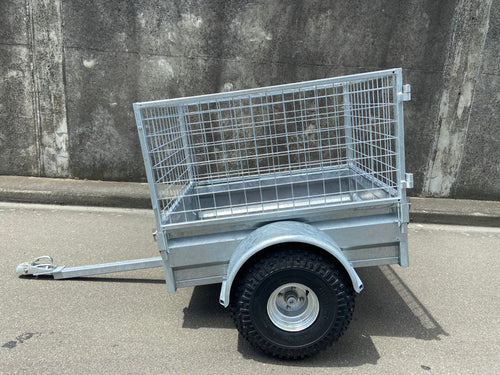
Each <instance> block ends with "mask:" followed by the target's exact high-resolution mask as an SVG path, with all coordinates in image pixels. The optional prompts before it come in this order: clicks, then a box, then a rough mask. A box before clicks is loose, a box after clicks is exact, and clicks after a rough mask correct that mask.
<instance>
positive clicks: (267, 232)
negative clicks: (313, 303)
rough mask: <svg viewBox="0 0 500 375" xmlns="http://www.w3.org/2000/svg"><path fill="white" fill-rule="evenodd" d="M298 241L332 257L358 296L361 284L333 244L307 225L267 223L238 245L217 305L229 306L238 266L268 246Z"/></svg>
mask: <svg viewBox="0 0 500 375" xmlns="http://www.w3.org/2000/svg"><path fill="white" fill-rule="evenodd" d="M287 242H297V243H304V244H309V245H313V246H316V247H318V248H320V249H323V250H325V251H327V252H328V253H330V254H331V255H332V256H333V257H335V258H336V259H337V260H338V261H339V263H340V264H341V265H342V266H343V267H344V269H345V270H346V272H347V273H348V275H349V277H350V278H351V282H352V286H353V288H354V290H355V291H356V292H357V293H359V292H360V291H361V290H362V289H363V283H362V282H361V279H360V278H359V276H358V274H357V273H356V271H355V270H354V267H353V266H352V265H351V263H350V262H349V261H348V260H347V258H346V257H345V255H344V253H343V252H342V250H340V247H339V246H338V245H337V244H336V243H335V241H334V240H333V239H332V238H331V237H330V236H328V235H327V234H325V233H324V232H322V231H321V230H319V229H317V228H315V227H313V226H312V225H310V224H306V223H301V222H296V221H279V222H275V223H271V224H267V225H265V226H263V227H260V228H258V229H256V230H255V231H253V232H252V233H250V234H249V235H248V236H247V237H246V238H245V239H244V240H243V241H241V242H240V244H239V245H238V247H237V248H236V250H235V251H234V253H233V255H232V256H231V259H230V261H229V265H228V269H227V276H226V278H225V279H224V280H223V282H222V287H221V291H220V299H219V302H220V303H221V305H223V306H224V307H227V306H229V299H230V294H231V287H232V284H233V282H234V279H235V278H236V275H237V274H238V271H239V270H240V269H241V267H242V266H243V265H244V264H245V263H246V262H247V261H248V260H249V259H250V258H251V257H252V256H253V255H255V254H257V253H258V252H259V251H261V250H263V249H266V248H268V247H270V246H273V245H277V244H282V243H287Z"/></svg>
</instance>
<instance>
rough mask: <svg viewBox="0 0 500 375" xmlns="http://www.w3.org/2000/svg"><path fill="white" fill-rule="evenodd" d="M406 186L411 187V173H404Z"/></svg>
mask: <svg viewBox="0 0 500 375" xmlns="http://www.w3.org/2000/svg"><path fill="white" fill-rule="evenodd" d="M406 188H407V189H413V173H406Z"/></svg>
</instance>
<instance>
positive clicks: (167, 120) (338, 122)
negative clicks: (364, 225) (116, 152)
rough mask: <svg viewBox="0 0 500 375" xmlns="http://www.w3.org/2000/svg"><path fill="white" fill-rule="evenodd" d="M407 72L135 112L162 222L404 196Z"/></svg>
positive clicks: (160, 104) (162, 104)
mask: <svg viewBox="0 0 500 375" xmlns="http://www.w3.org/2000/svg"><path fill="white" fill-rule="evenodd" d="M400 82H401V71H400V70H399V69H393V70H390V71H382V72H375V73H370V74H367V73H365V74H360V75H352V76H347V77H338V78H330V79H323V80H317V81H309V82H303V83H297V84H287V85H281V86H272V87H266V88H261V89H252V90H244V91H236V92H229V93H220V94H213V95H204V96H198V97H189V98H180V99H170V100H162V101H154V102H144V103H136V104H134V110H135V114H136V120H137V126H138V129H139V134H140V139H141V145H142V149H143V155H144V159H145V164H146V170H147V174H148V180H149V183H150V188H151V193H152V200H153V204H154V205H156V207H157V208H158V210H160V212H161V219H162V224H164V225H168V224H178V223H187V222H192V221H199V220H213V219H218V218H232V217H236V216H243V215H255V214H261V213H264V212H280V211H284V210H293V209H307V208H313V207H322V206H323V207H325V206H326V207H328V206H331V205H338V204H340V205H342V204H348V203H349V204H353V203H356V202H366V201H373V200H380V199H387V198H394V197H397V196H398V183H397V181H398V180H399V178H398V173H400V168H401V167H400V165H399V164H400V160H399V158H398V153H400V152H401V150H402V145H401V144H400V142H402V141H399V140H401V139H402V138H401V137H399V134H398V133H399V132H401V131H402V116H401V113H400V109H399V107H398V95H397V94H398V92H399V91H400V90H401V88H400V87H398V86H400V85H401V83H400Z"/></svg>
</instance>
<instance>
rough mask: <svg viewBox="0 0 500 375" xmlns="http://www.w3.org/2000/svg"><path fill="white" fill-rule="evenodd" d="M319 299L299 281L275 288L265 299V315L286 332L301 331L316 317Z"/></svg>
mask: <svg viewBox="0 0 500 375" xmlns="http://www.w3.org/2000/svg"><path fill="white" fill-rule="evenodd" d="M318 314H319V300H318V297H317V296H316V293H314V291H312V290H311V288H308V287H307V286H305V285H303V284H299V283H289V284H284V285H281V286H280V287H278V288H276V289H275V290H274V291H273V292H272V293H271V295H270V296H269V299H268V300H267V315H268V316H269V319H270V320H271V322H273V324H274V325H275V326H276V327H278V328H280V329H282V330H284V331H287V332H297V331H302V330H304V329H306V328H308V327H310V326H311V325H312V324H313V323H314V322H315V321H316V318H317V317H318Z"/></svg>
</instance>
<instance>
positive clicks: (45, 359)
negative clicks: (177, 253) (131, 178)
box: [0, 203, 500, 375]
mask: <svg viewBox="0 0 500 375" xmlns="http://www.w3.org/2000/svg"><path fill="white" fill-rule="evenodd" d="M152 227H153V217H152V214H151V211H150V210H131V209H109V208H82V207H60V206H40V205H25V204H24V205H23V204H14V203H0V239H1V241H0V255H1V262H0V291H1V304H0V316H1V319H0V373H2V374H3V373H6V374H11V373H44V374H62V373H72V374H88V373H106V374H138V373H159V374H164V373H165V374H166V373H173V374H202V373H203V374H215V373H217V374H220V373H239V374H267V373H273V374H281V373H286V374H304V373H314V374H323V373H325V374H326V373H328V374H337V373H338V374H340V373H342V374H353V373H355V374H423V375H425V374H500V339H499V333H500V297H499V296H500V293H499V291H498V286H499V285H500V228H481V227H466V226H444V225H421V224H412V225H410V231H409V236H410V254H411V266H410V267H409V268H404V269H403V268H400V267H399V266H394V267H392V266H384V267H372V268H366V269H359V274H360V277H361V279H362V280H363V282H364V285H365V289H364V290H363V292H362V293H361V294H360V295H359V296H358V298H357V300H356V310H355V314H354V319H353V322H352V323H351V325H350V327H349V329H348V331H347V332H346V334H345V335H344V336H343V337H342V338H341V339H340V341H339V342H338V343H337V344H336V345H335V346H333V347H331V348H329V349H328V350H326V351H323V352H321V353H320V354H319V355H317V356H316V357H313V358H310V359H307V360H304V361H298V362H294V361H279V360H275V359H272V358H269V357H266V356H265V355H262V354H261V353H259V352H257V351H255V350H254V349H252V348H251V347H250V346H249V345H248V344H247V343H246V342H245V341H244V339H242V338H241V337H240V336H239V335H238V333H237V331H236V329H235V328H234V326H233V322H232V320H231V317H230V314H229V311H227V310H225V309H224V308H222V307H221V306H220V305H219V303H218V293H219V289H218V286H217V285H215V286H203V287H196V288H186V289H181V290H179V291H178V292H177V293H175V294H168V293H167V291H166V287H165V284H164V281H163V271H162V269H160V268H158V269H149V270H141V271H132V272H129V273H121V274H113V275H104V276H100V277H93V278H86V279H83V278H82V279H73V280H53V279H51V278H38V279H34V278H19V277H18V276H17V275H16V274H15V273H14V270H15V267H16V265H17V264H18V263H21V262H23V261H28V260H31V259H32V258H33V257H35V256H39V255H46V254H48V255H51V256H53V257H54V258H55V261H56V264H59V265H66V266H77V265H84V264H92V263H101V262H110V261H117V260H125V259H133V258H144V257H154V256H157V255H158V253H157V250H156V243H154V242H153V240H152V237H151V228H152Z"/></svg>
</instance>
